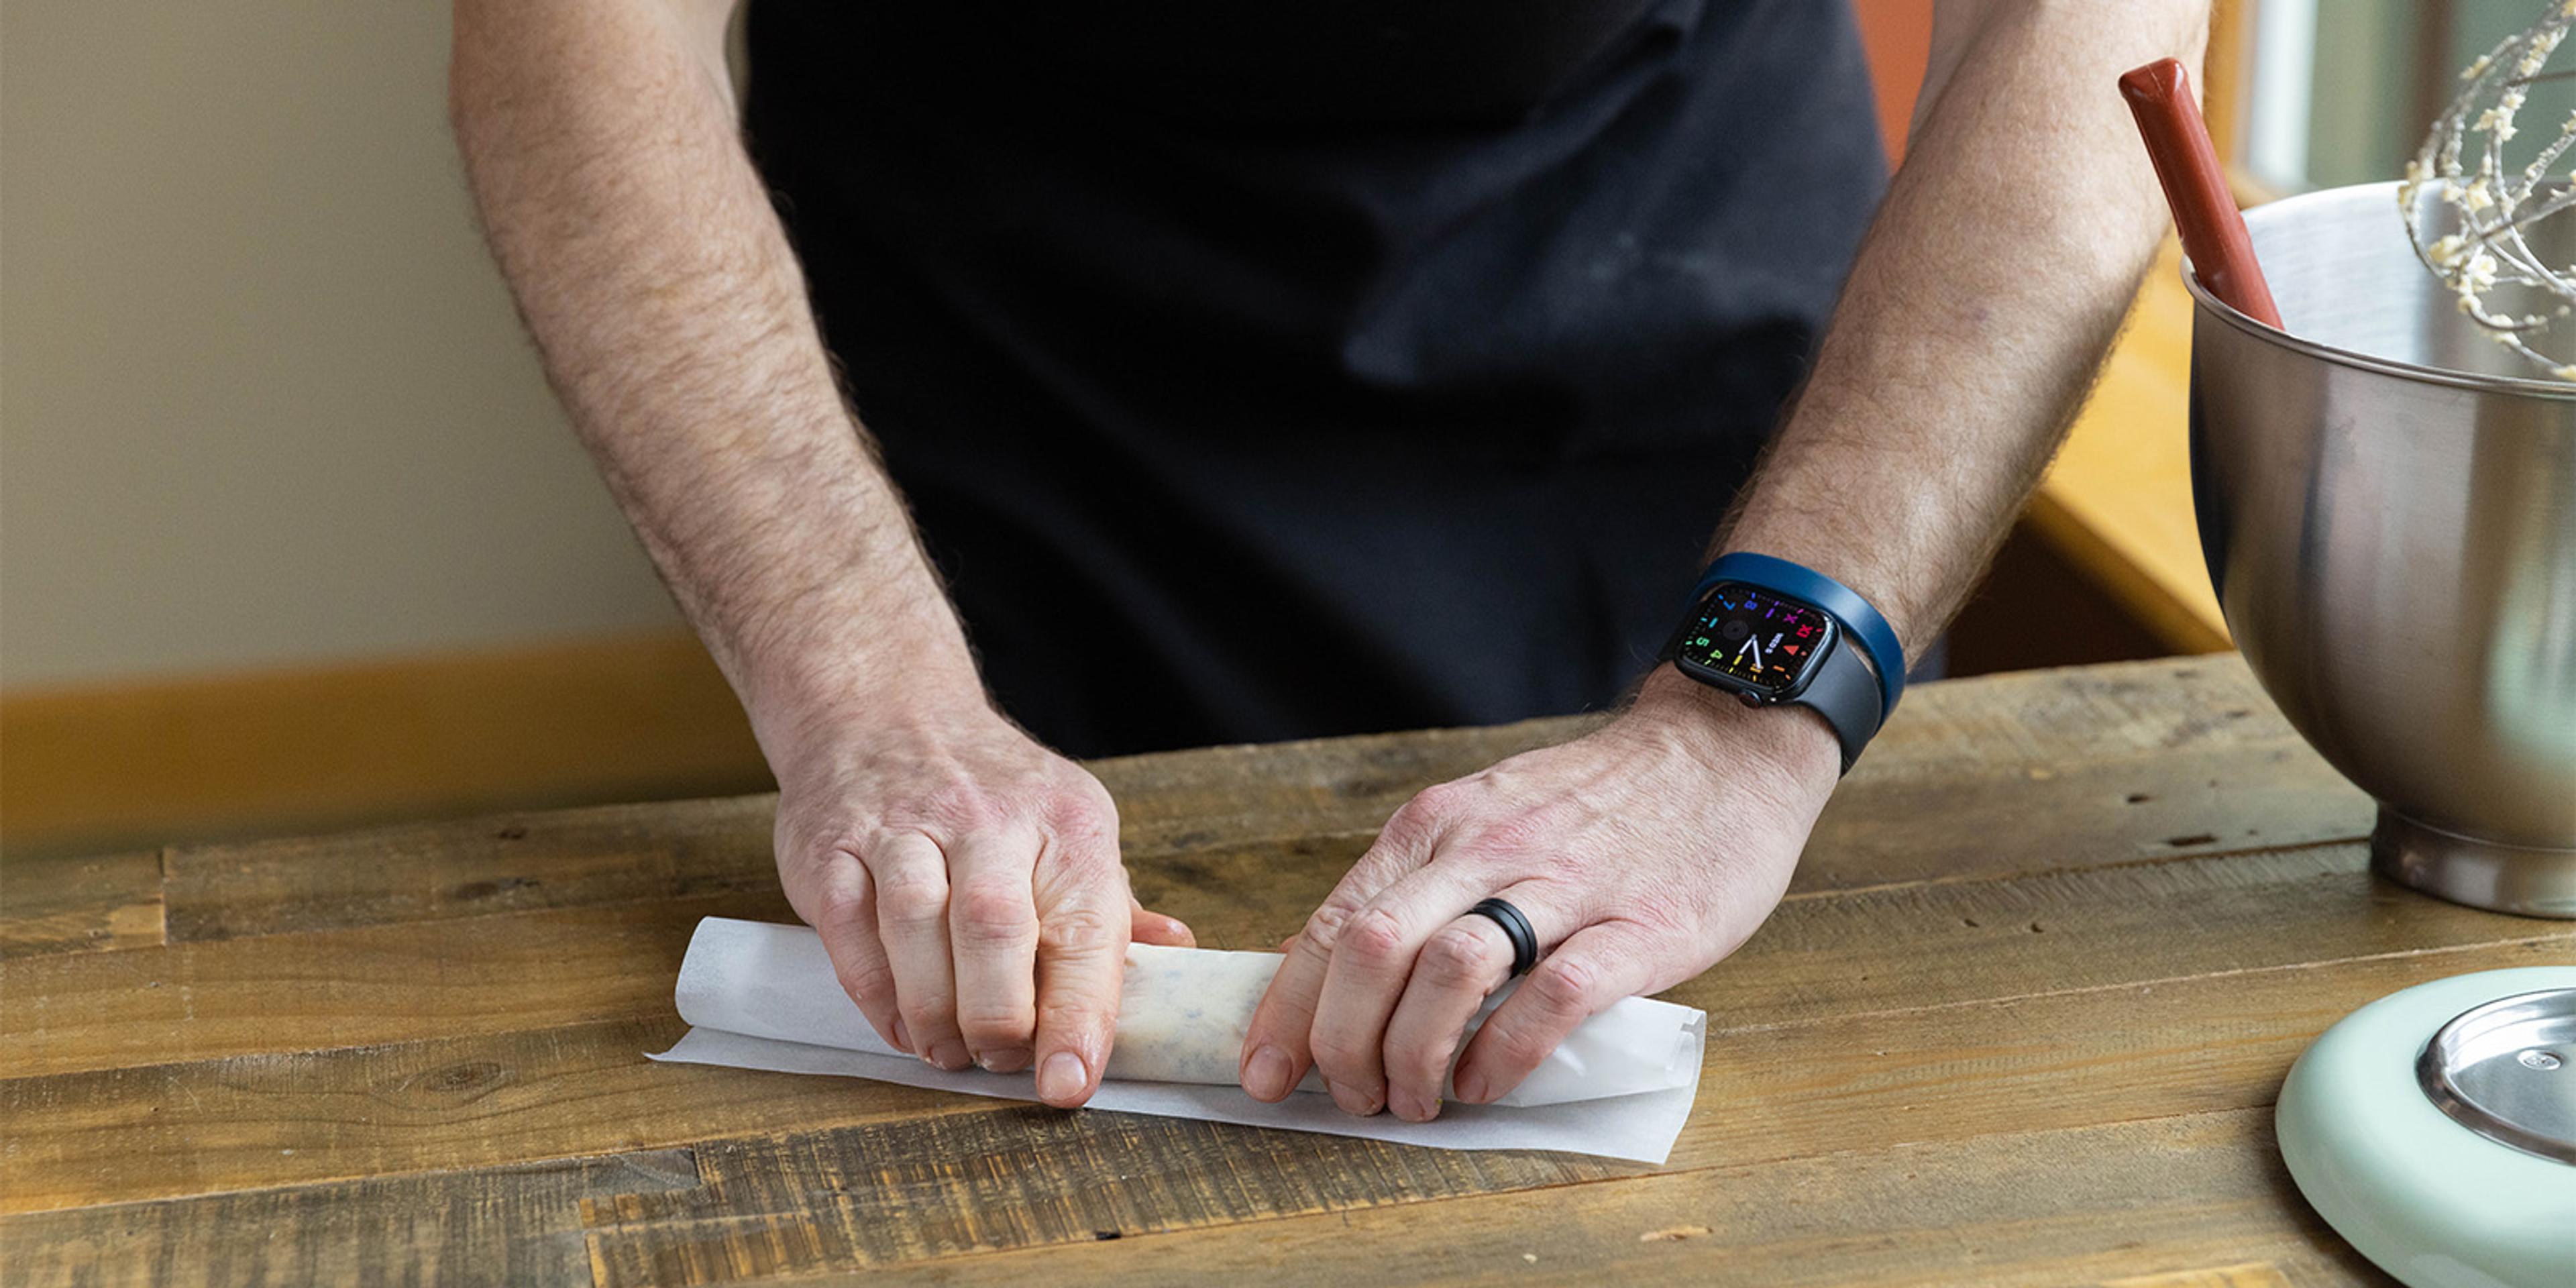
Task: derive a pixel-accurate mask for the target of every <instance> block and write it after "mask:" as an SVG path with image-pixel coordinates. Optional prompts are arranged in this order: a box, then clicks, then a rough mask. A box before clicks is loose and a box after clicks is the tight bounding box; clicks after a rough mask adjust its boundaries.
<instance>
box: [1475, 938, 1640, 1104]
mask: <svg viewBox="0 0 2576 1288" xmlns="http://www.w3.org/2000/svg"><path fill="white" fill-rule="evenodd" d="M1505 897H1507V898H1508V897H1509V896H1505ZM1542 933H1544V932H1542ZM1654 961H1655V957H1654V953H1653V951H1652V946H1651V945H1650V944H1648V943H1647V942H1646V938H1645V934H1644V932H1643V931H1642V930H1640V929H1639V928H1637V927H1636V926H1634V925H1633V924H1630V923H1627V922H1617V921H1605V922H1602V923H1600V924H1598V925H1594V926H1589V927H1586V928H1585V929H1582V930H1579V931H1577V932H1575V934H1574V936H1573V937H1572V938H1570V939H1568V940H1566V941H1565V942H1564V943H1562V944H1559V945H1558V946H1557V948H1556V951H1554V952H1552V953H1549V954H1547V955H1546V956H1545V957H1542V958H1540V959H1539V963H1538V966H1537V967H1536V968H1535V969H1533V970H1531V971H1530V973H1529V975H1528V976H1527V977H1526V978H1524V979H1523V980H1521V986H1520V987H1519V988H1518V989H1516V990H1514V991H1513V993H1512V995H1511V996H1510V997H1509V998H1507V999H1505V1000H1504V1002H1503V1004H1502V1005H1501V1006H1499V1007H1496V1008H1495V1009H1494V1013H1493V1015H1492V1016H1491V1017H1489V1018H1488V1019H1487V1020H1486V1021H1485V1024H1484V1027H1483V1028H1480V1029H1478V1030H1476V1037H1475V1040H1474V1041H1472V1042H1470V1043H1468V1044H1467V1054H1466V1056H1465V1058H1463V1059H1461V1060H1460V1061H1459V1062H1458V1080H1457V1082H1458V1098H1459V1099H1460V1100H1462V1101H1465V1102H1467V1103H1468V1104H1476V1105H1481V1104H1487V1103H1490V1102H1492V1101H1493V1100H1495V1099H1496V1098H1498V1097H1500V1096H1502V1095H1503V1094H1504V1093H1506V1092H1508V1091H1510V1090H1511V1089H1512V1088H1514V1087H1517V1086H1519V1085H1521V1079H1523V1078H1526V1077H1528V1076H1529V1075H1530V1072H1531V1071H1532V1070H1534V1069H1536V1068H1538V1066H1539V1064H1540V1063H1541V1062H1542V1061H1544V1060H1546V1059H1547V1057H1548V1056H1549V1054H1550V1053H1552V1052H1554V1051H1555V1050H1556V1047H1557V1044H1558V1043H1560V1042H1563V1041H1564V1040H1565V1037H1566V1035H1567V1034H1569V1033H1572V1032H1573V1031H1574V1028H1575V1026H1576V1025H1578V1024H1581V1023H1583V1022H1584V1021H1585V1020H1587V1019H1590V1018H1591V1017H1592V1016H1593V1015H1595V1014H1597V1013H1599V1012H1600V1010H1601V1009H1602V1008H1603V1007H1606V1006H1608V1005H1610V1004H1611V1003H1613V1002H1616V1001H1618V1000H1619V999H1621V998H1623V997H1629V996H1632V995H1634V994H1637V993H1641V992H1644V991H1646V988H1647V986H1648V985H1649V984H1650V983H1651V982H1652V980H1653V974H1654V969H1655V966H1654Z"/></svg>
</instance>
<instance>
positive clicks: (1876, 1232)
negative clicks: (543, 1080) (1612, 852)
mask: <svg viewBox="0 0 2576 1288" xmlns="http://www.w3.org/2000/svg"><path fill="white" fill-rule="evenodd" d="M2270 1126H2271V1124H2270V1115H2269V1113H2268V1112H2267V1111H2264V1110H2238V1111H2233V1112H2229V1113H2220V1114H2195V1115H2190V1116H2186V1117H2181V1118H2162V1119H2152V1120H2146V1121H2131V1122H2118V1123H2109V1124H2104V1125H2100V1126H2093V1127H2084V1128H2076V1129H2072V1130H2066V1131H2039V1132H2010V1133H2005V1134H2000V1135H1988V1136H1980V1137H1975V1138H1972V1139H1969V1140H1964V1141H1945V1142H1939V1143H1934V1144H1922V1145H1894V1146H1888V1147H1882V1148H1879V1149H1875V1150H1872V1151H1870V1152H1867V1153H1859V1154H1837V1155H1831V1156H1827V1157H1822V1158H1803V1159H1788V1160H1780V1161H1775V1162H1768V1163H1755V1164H1748V1165H1744V1166H1739V1167H1726V1168H1711V1169H1704V1170H1699V1171H1690V1172H1677V1173H1667V1174H1662V1175H1651V1176H1637V1177H1627V1178H1613V1179H1607V1180H1601V1181H1595V1182H1592V1183H1588V1184H1579V1185H1570V1186H1560V1187H1555V1188H1549V1189H1541V1190H1527V1191H1507V1192H1500V1193H1494V1194H1487V1195H1479V1196H1472V1197H1462V1198H1456V1199H1449V1200H1445V1201H1438V1202H1433V1203H1428V1204H1423V1203H1411V1204H1401V1205H1388V1206H1379V1207H1364V1208H1357V1209H1350V1210H1341V1211H1332V1212H1325V1213H1319V1214H1315V1215H1309V1216H1296V1217H1286V1218H1282V1219H1277V1220H1270V1221H1264V1222H1261V1223H1260V1224H1258V1225H1257V1226H1250V1227H1244V1226H1230V1225H1218V1226H1196V1227H1185V1228H1182V1229H1177V1230H1170V1231H1143V1232H1138V1233H1134V1234H1126V1235H1124V1236H1123V1237H1120V1238H1117V1239H1114V1240H1104V1239H1089V1240H1074V1241H1068V1242H1065V1243H1060V1244H1052V1245H1047V1246H1044V1247H1039V1248H1031V1249H1024V1250H1018V1251H1004V1252H995V1253H990V1254H987V1255H981V1256H972V1255H970V1256H951V1257H944V1258H940V1259H937V1260H931V1261H928V1262H923V1263H915V1264H911V1265H906V1266H905V1267H904V1269H905V1270H906V1272H907V1273H906V1274H905V1275H904V1276H903V1277H904V1278H905V1279H907V1280H911V1281H914V1282H923V1283H1011V1282H1021V1281H1041V1280H1042V1281H1044V1282H1046V1283H1049V1284H1062V1285H1082V1284H1104V1285H1106V1284H1115V1285H1121V1286H1122V1288H1147V1286H1151V1285H1160V1284H1206V1283H1216V1282H1226V1281H1229V1280H1238V1279H1243V1278H1257V1279H1261V1280H1265V1281H1284V1282H1291V1283H1314V1284H1340V1283H1432V1284H1483V1283H1504V1282H1508V1283H1526V1282H1541V1283H1584V1284H1590V1283H1601V1282H1612V1281H1632V1280H1633V1281H1640V1282H1727V1283H1748V1284H1753V1283H1758V1284H1782V1285H1804V1284H1843V1283H1872V1284H1899V1285H1903V1284H1928V1283H1977V1284H1985V1285H1998V1286H2003V1285H2024V1284H2028V1285H2059V1284H2065V1283H2070V1282H2075V1283H2081V1282H2089V1281H2092V1280H2095V1279H2099V1278H2103V1277H2106V1276H2110V1275H2120V1274H2134V1273H2138V1272H2140V1271H2141V1270H2143V1269H2147V1268H2173V1269H2179V1268H2183V1267H2188V1266H2195V1265H2198V1266H2207V1265H2213V1264H2223V1263H2230V1262H2243V1261H2245V1260H2246V1259H2248V1258H2249V1257H2252V1258H2260V1259H2262V1260H2264V1261H2267V1262H2269V1263H2271V1264H2273V1265H2275V1266H2279V1267H2282V1268H2283V1269H2284V1270H2285V1271H2286V1272H2287V1273H2288V1274H2290V1275H2291V1276H2292V1277H2293V1278H2294V1279H2295V1280H2296V1281H2297V1282H2299V1283H2301V1284H2303V1285H2305V1284H2319V1285H2323V1284H2380V1283H2384V1282H2385V1281H2384V1280H2382V1279H2381V1278H2379V1277H2378V1276H2377V1274H2376V1272H2374V1271H2372V1270H2371V1269H2370V1268H2369V1267H2368V1266H2367V1265H2365V1264H2363V1263H2362V1262H2361V1261H2360V1260H2359V1259H2358V1258H2357V1257H2355V1256H2354V1255H2353V1254H2352V1253H2351V1252H2350V1251H2349V1250H2348V1249H2347V1248H2345V1247H2344V1246H2343V1245H2342V1244H2341V1243H2340V1242H2339V1241H2337V1240H2336V1239H2335V1238H2334V1236H2333V1235H2332V1233H2331V1232H2329V1231H2327V1230H2326V1229H2324V1227H2323V1226H2322V1225H2321V1224H2320V1223H2318V1222H2317V1220H2316V1218H2315V1217H2314V1216H2313V1215H2311V1214H2310V1213H2309V1212H2308V1210H2307V1208H2306V1207H2305V1206H2304V1205H2303V1204H2301V1203H2299V1202H2298V1201H2297V1199H2296V1195H2295V1193H2294V1192H2293V1191H2292V1190H2291V1188H2290V1185H2289V1181H2288V1178H2287V1176H2286V1175H2285V1174H2284V1173H2283V1172H2282V1170H2281V1166H2280V1162H2279V1157H2278V1155H2277V1154H2276V1153H2275V1152H2274V1149H2273V1146H2272V1141H2271V1132H2270ZM835 1201H837V1199H836V1200H835ZM594 1206H595V1205H594ZM817 1206H820V1205H817ZM815 1219H816V1221H817V1223H818V1224H820V1223H823V1222H830V1221H834V1220H837V1219H838V1216H837V1213H835V1212H833V1211H831V1210H829V1209H827V1210H826V1211H824V1212H822V1213H819V1214H818V1215H817V1216H816V1218H815ZM1701 1229H1704V1230H1706V1231H1707V1233H1705V1234H1688V1233H1685V1234H1683V1235H1682V1237H1670V1235H1671V1234H1672V1233H1673V1232H1687V1231H1694V1230H1701ZM634 1233H635V1232H634V1230H633V1228H632V1227H614V1228H611V1229H607V1230H594V1231H593V1232H592V1235H591V1237H592V1241H593V1248H594V1252H593V1256H594V1264H595V1266H596V1267H597V1268H598V1269H599V1271H601V1272H602V1273H601V1274H600V1279H599V1281H600V1282H601V1283H602V1284H603V1285H627V1284H647V1283H650V1284H686V1283H715V1282H724V1281H725V1278H724V1277H723V1276H727V1275H732V1274H733V1272H734V1271H735V1270H736V1269H737V1268H738V1267H755V1266H759V1265H761V1264H762V1262H761V1261H760V1258H762V1257H764V1256H768V1255H774V1254H775V1253H776V1252H778V1251H779V1250H780V1246H779V1244H777V1243H776V1242H770V1243H768V1244H767V1246H760V1245H761V1243H762V1241H763V1240H766V1239H768V1238H769V1234H768V1231H767V1230H766V1229H765V1228H764V1227H760V1226H757V1225H755V1226H753V1227H752V1228H750V1229H749V1230H745V1231H740V1232H738V1233H737V1232H734V1231H726V1230H722V1229H708V1230H703V1231H700V1232H699V1233H701V1234H702V1235H703V1237H702V1238H701V1239H700V1240H699V1241H697V1242H696V1243H694V1244H692V1245H690V1246H688V1247H687V1248H686V1249H685V1250H682V1249H674V1248H650V1249H648V1250H645V1251H638V1250H635V1249H632V1248H630V1247H629V1246H627V1244H628V1240H630V1239H632V1238H633V1237H634ZM1658 1235H1662V1236H1666V1237H1650V1236H1658ZM851 1251H852V1253H853V1256H854V1259H856V1260H858V1261H859V1263H860V1265H862V1266H865V1265H867V1264H868V1263H867V1262H866V1259H865V1258H866V1250H865V1247H864V1245H860V1246H857V1247H854V1248H852V1250H851ZM2142 1263H2143V1264H2142ZM772 1264H775V1263H772ZM844 1264H845V1265H846V1263H844ZM779 1268H780V1269H785V1268H786V1267H784V1266H780V1267H779ZM803 1268H804V1269H806V1270H808V1271H809V1272H810V1271H814V1270H816V1269H818V1268H819V1267H817V1266H816V1265H815V1264H814V1263H806V1265H805V1266H804V1267H803ZM710 1270H711V1271H714V1272H716V1275H715V1276H714V1277H704V1276H703V1275H702V1272H703V1271H710ZM862 1276H864V1277H865V1279H866V1281H869V1282H874V1281H876V1280H877V1279H878V1278H879V1273H878V1269H877V1268H870V1269H868V1270H865V1271H856V1270H855V1268H852V1269H842V1270H839V1271H838V1272H824V1273H815V1274H814V1275H813V1277H812V1278H811V1279H810V1280H807V1281H806V1282H812V1283H816V1284H835V1283H853V1282H860V1281H861V1279H862ZM735 1277H737V1278H738V1277H740V1276H735Z"/></svg>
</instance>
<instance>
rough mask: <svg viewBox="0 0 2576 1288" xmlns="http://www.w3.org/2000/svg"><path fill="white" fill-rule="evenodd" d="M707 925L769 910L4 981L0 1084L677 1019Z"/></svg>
mask: <svg viewBox="0 0 2576 1288" xmlns="http://www.w3.org/2000/svg"><path fill="white" fill-rule="evenodd" d="M706 916H732V917H751V918H758V919H764V920H772V921H784V920H792V919H793V914H792V913H790V912H789V911H788V908H787V906H786V900H785V898H784V897H783V896H781V895H779V894H777V893H776V892H774V891H772V892H767V893H761V894H728V895H720V896H713V897H707V898H697V899H680V900H672V901H667V902H658V903H647V904H637V905H630V906H614V907H591V908H569V909H561V910H554V911H547V912H535V913H517V914H512V915H508V916H495V917H475V918H467V919H464V920H458V921H449V922H408V923H398V924H394V925H388V926H369V927H364V928H360V929H355V930H339V931H323V932H319V933H315V934H306V935H270V936H263V937H260V938H257V939H241V940H219V941H214V942H210V943H196V944H173V945H170V946H168V947H166V948H148V949H137V950H132V951H127V952H114V953H61V954H55V955H52V956H44V957H31V958H21V959H17V960H13V961H9V962H6V963H0V990H5V991H6V993H7V995H8V996H9V998H10V1005H9V1006H8V1007H6V1008H5V1009H0V1078H24V1077H34V1076H41V1075H45V1074H53V1073H69V1072H76V1071H80V1070H90V1069H108V1068H118V1067H123V1066H129V1065H144V1064H159V1063H163V1062H166V1061H171V1060H185V1059H201V1058H219V1057H224V1056H234V1055H250V1054H258V1053H270V1052H281V1051H312V1050H322V1049H327V1048H331V1047H345V1046H362V1045H367V1044H371V1043H381V1042H394V1041H401V1040H404V1039H410V1038H418V1037H421V1036H422V1035H425V1034H439V1035H454V1034H464V1033H498V1032H507V1031H510V1030H515V1029H528V1028H535V1027H540V1026H548V1025H560V1024H578V1023H582V1022H585V1021H590V1020H601V1019H619V1018H625V1017H630V1016H655V1015H667V1014H669V1013H670V1009H671V984H672V981H673V980H674V979H675V978H676V977H677V976H678V973H679V966H680V957H681V954H682V952H683V951H684V950H685V949H686V948H687V946H688V942H689V933H690V931H691V930H692V929H693V928H694V927H695V926H696V925H697V923H698V919H699V918H701V917H706Z"/></svg>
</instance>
